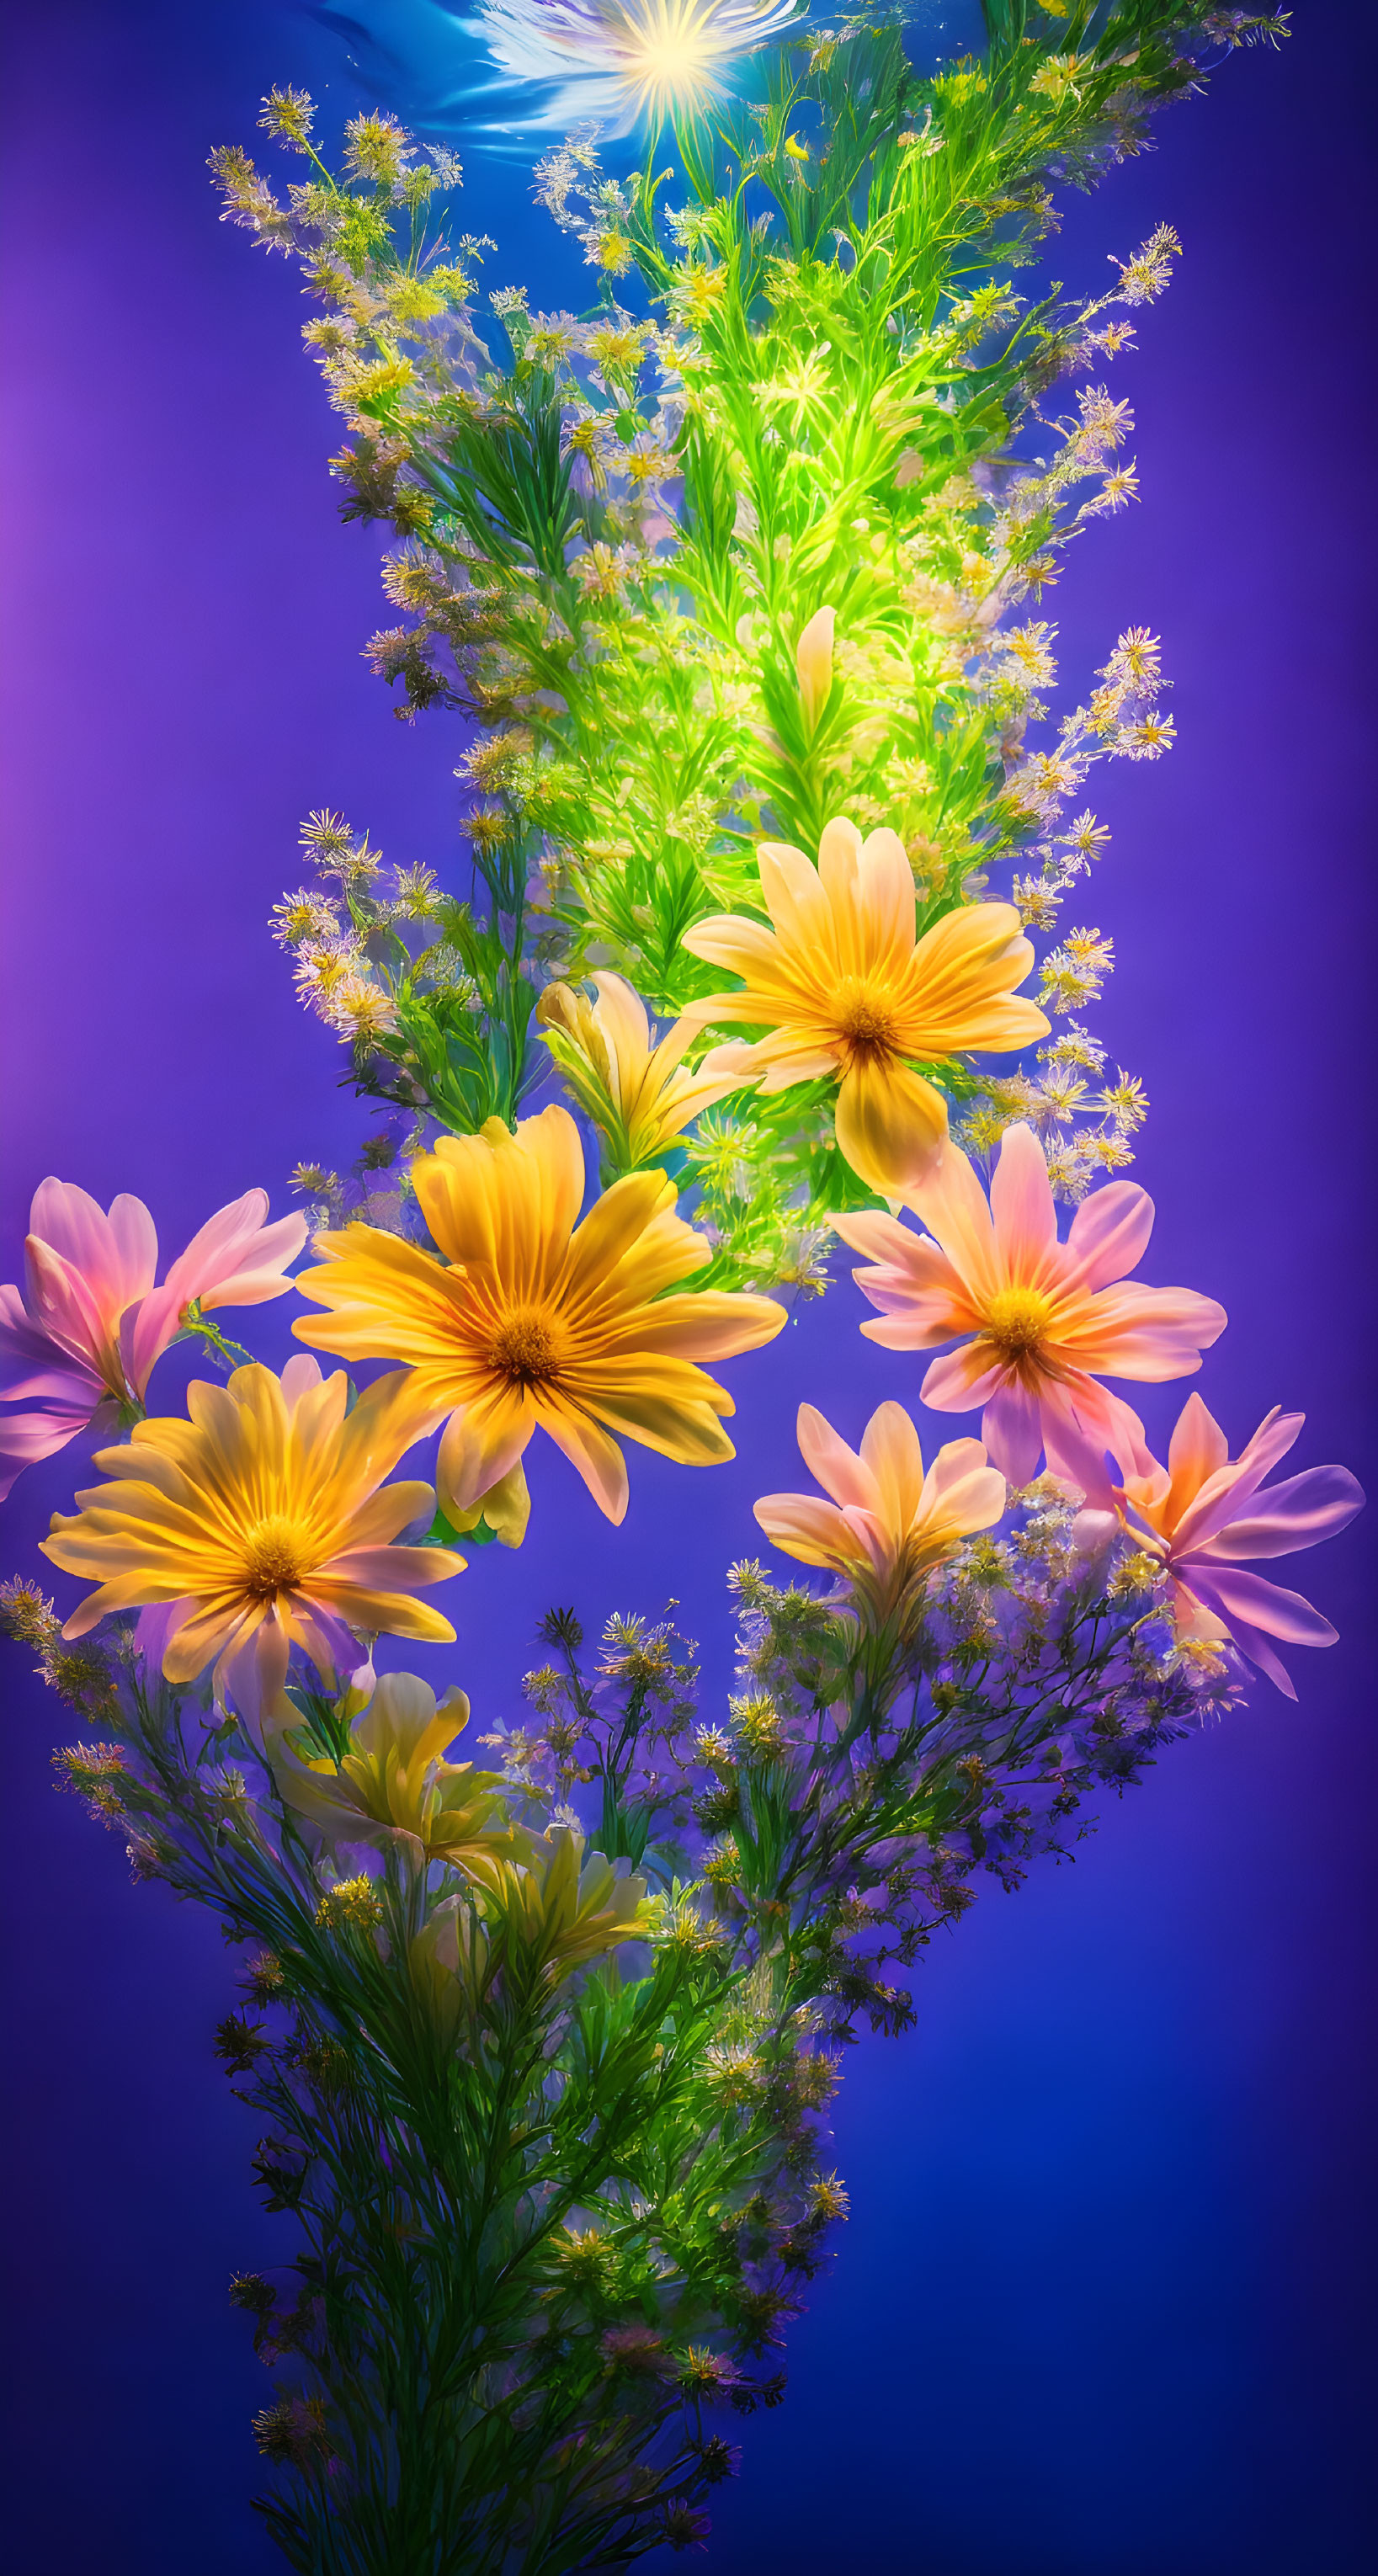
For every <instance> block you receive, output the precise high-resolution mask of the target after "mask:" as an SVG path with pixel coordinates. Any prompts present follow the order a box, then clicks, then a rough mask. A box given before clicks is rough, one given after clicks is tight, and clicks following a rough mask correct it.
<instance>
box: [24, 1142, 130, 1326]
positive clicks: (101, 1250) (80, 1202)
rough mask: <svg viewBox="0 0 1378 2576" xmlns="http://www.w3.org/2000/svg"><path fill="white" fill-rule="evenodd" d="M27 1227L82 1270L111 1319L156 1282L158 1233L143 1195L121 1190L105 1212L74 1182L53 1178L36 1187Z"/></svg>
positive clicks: (64, 1258)
mask: <svg viewBox="0 0 1378 2576" xmlns="http://www.w3.org/2000/svg"><path fill="white" fill-rule="evenodd" d="M29 1230H30V1232H31V1233H32V1234H35V1235H37V1236H38V1237H39V1240H40V1241H41V1242H43V1243H46V1244H48V1245H49V1246H50V1248H51V1249H52V1250H53V1251H54V1252H55V1253H57V1254H58V1256H59V1258H60V1259H61V1260H63V1261H66V1262H69V1263H70V1264H71V1266H72V1268H73V1269H74V1270H79V1271H80V1272H81V1274H82V1276H83V1278H84V1279H85V1280H86V1281H87V1283H88V1285H89V1287H90V1290H91V1293H92V1295H93V1297H94V1299H95V1301H96V1304H97V1307H98V1309H99V1311H100V1313H101V1314H102V1315H103V1316H104V1317H106V1318H108V1320H109V1321H110V1322H111V1323H114V1322H115V1321H116V1320H117V1319H118V1317H119V1316H120V1315H121V1314H122V1313H123V1312H124V1309H125V1307H126V1306H129V1305H132V1304H133V1302H134V1299H135V1298H136V1297H142V1296H145V1295H146V1294H147V1292H148V1290H149V1289H150V1288H151V1287H152V1285H153V1279H154V1274H155V1271H156V1269H157V1264H158V1237H157V1235H156V1233H155V1232H154V1228H153V1219H152V1217H151V1216H150V1215H149V1213H148V1210H147V1208H146V1207H145V1206H144V1203H143V1201H142V1199H136V1198H130V1197H129V1196H128V1195H127V1194H126V1193H124V1192H122V1193H121V1194H120V1196H119V1197H118V1198H116V1199H113V1200H112V1201H111V1205H110V1214H109V1216H106V1215H105V1214H104V1212H103V1210H102V1209H100V1208H99V1207H98V1206H97V1205H96V1202H95V1200H94V1199H93V1198H91V1197H90V1196H89V1195H88V1193H87V1192H86V1191H85V1190H80V1189H78V1188H77V1187H76V1185H75V1183H74V1182H72V1181H59V1180H54V1179H53V1178H51V1177H49V1179H47V1180H46V1181H41V1182H40V1183H39V1186H38V1188H37V1189H36V1190H35V1192H34V1196H33V1206H32V1208H31V1210H30V1212H29Z"/></svg>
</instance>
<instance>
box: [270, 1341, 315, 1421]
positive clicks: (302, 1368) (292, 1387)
mask: <svg viewBox="0 0 1378 2576" xmlns="http://www.w3.org/2000/svg"><path fill="white" fill-rule="evenodd" d="M280 1384H281V1387H282V1393H283V1399H284V1401H285V1403H286V1406H287V1410H288V1412H289V1413H294V1412H295V1411H296V1408H297V1405H298V1404H299V1403H300V1401H301V1398H302V1397H303V1396H304V1395H306V1394H308V1393H309V1391H310V1389H311V1388H312V1387H315V1386H319V1385H320V1384H321V1367H320V1362H319V1360H316V1359H313V1357H312V1355H311V1353H310V1351H294V1352H293V1353H292V1356H291V1358H290V1360H289V1361H288V1363H287V1366H286V1367H285V1369H284V1370H283V1372H282V1377H281V1380H280Z"/></svg>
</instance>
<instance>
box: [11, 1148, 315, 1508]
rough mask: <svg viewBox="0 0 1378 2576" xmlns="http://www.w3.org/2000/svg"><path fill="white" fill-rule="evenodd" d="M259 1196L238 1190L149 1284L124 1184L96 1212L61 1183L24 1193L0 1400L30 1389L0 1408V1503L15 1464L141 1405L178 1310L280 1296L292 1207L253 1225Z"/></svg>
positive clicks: (150, 1234) (143, 1223) (292, 1252)
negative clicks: (274, 1219)
mask: <svg viewBox="0 0 1378 2576" xmlns="http://www.w3.org/2000/svg"><path fill="white" fill-rule="evenodd" d="M267 1214H268V1199H267V1194H266V1192H265V1191H263V1190H248V1191H246V1192H245V1195H244V1197H243V1198H242V1199H236V1200H235V1201H234V1202H233V1204H232V1205H231V1206H229V1207H225V1208H221V1210H220V1212H219V1214H218V1215H216V1216H213V1217H212V1218H211V1219H210V1222H209V1224H207V1225H203V1226H202V1228H201V1231H200V1233H199V1234H198V1235H196V1236H194V1237H193V1239H192V1241H191V1242H190V1243H189V1244H188V1246H187V1248H186V1251H185V1252H184V1253H182V1254H181V1255H180V1257H179V1258H178V1259H177V1260H176V1261H174V1263H173V1265H172V1268H171V1269H170V1271H169V1272H168V1275H167V1278H166V1279H165V1281H164V1282H163V1285H162V1287H161V1288H155V1287H154V1284H153V1282H154V1277H155V1274H156V1271H157V1266H158V1237H157V1235H156V1234H155V1232H154V1229H153V1219H152V1217H151V1216H150V1215H149V1213H148V1210H147V1208H146V1207H145V1206H144V1204H143V1201H142V1199H135V1198H130V1197H128V1196H127V1195H126V1194H125V1193H123V1192H122V1193H121V1195H120V1196H119V1197H118V1198H117V1199H115V1200H114V1201H113V1202H112V1204H111V1208H110V1213H109V1215H108V1216H107V1215H105V1214H104V1213H103V1211H102V1210H101V1209H100V1208H98V1207H97V1205H96V1202H95V1200H94V1199H93V1198H89V1197H88V1196H87V1194H86V1192H85V1190H79V1189H77V1188H76V1187H75V1186H74V1184H73V1183H72V1182H70V1181H57V1180H52V1179H49V1180H46V1181H44V1182H42V1183H41V1184H40V1186H39V1188H38V1189H37V1190H36V1191H35V1193H34V1201H33V1206H32V1208H31V1210H30V1213H29V1225H30V1229H31V1230H30V1233H29V1237H28V1241H27V1243H26V1244H25V1247H24V1257H25V1269H26V1273H27V1279H26V1285H25V1289H24V1291H23V1293H22V1294H21V1292H20V1290H19V1289H18V1288H15V1287H5V1288H0V1397H3V1398H5V1399H6V1400H8V1401H10V1402H13V1401H14V1399H15V1398H16V1397H21V1396H29V1397H32V1398H36V1399H37V1402H38V1404H39V1405H40V1407H41V1410H40V1411H37V1412H33V1413H11V1414H6V1415H0V1500H3V1498H4V1496H5V1495H6V1494H7V1493H8V1492H9V1490H10V1487H11V1485H12V1484H13V1483H14V1480H15V1477H16V1476H17V1475H18V1474H19V1473H20V1471H21V1469H22V1468H24V1467H26V1466H28V1465H30V1464H31V1463H32V1461H33V1460H34V1459H36V1458H49V1457H51V1456H52V1454H53V1452H54V1451H55V1450H58V1449H62V1448H65V1447H66V1445H67V1442H68V1441H69V1440H72V1439H75V1437H76V1434H77V1433H78V1432H79V1431H84V1430H85V1429H86V1428H87V1427H88V1426H89V1425H92V1424H94V1425H95V1427H96V1429H97V1430H98V1431H99V1432H101V1433H108V1432H111V1431H113V1430H115V1429H117V1428H118V1427H119V1425H120V1423H121V1421H122V1420H123V1421H127V1420H128V1419H129V1418H130V1416H132V1415H138V1414H139V1413H141V1412H142V1410H143V1398H144V1393H145V1390H146V1388H147V1386H148V1381H149V1376H150V1373H151V1371H152V1369H153V1365H154V1362H155V1361H156V1360H158V1359H159V1358H161V1356H162V1353H163V1352H164V1351H165V1350H166V1349H167V1346H168V1344H169V1342H171V1341H173V1340H175V1338H176V1336H177V1334H178V1332H179V1331H180V1330H181V1327H182V1321H183V1318H184V1316H185V1315H186V1312H187V1309H188V1308H189V1307H190V1306H192V1305H198V1306H199V1307H200V1309H201V1311H202V1312H203V1313H209V1312H210V1311H211V1310H212V1309H213V1308H214V1307H217V1306H258V1305H262V1304H263V1302H264V1300H265V1299H266V1298H269V1297H281V1296H283V1295H285V1293H286V1291H287V1289H288V1288H289V1287H290V1286H291V1284H292V1283H291V1281H290V1280H289V1279H287V1278H285V1277H284V1275H283V1274H284V1272H285V1270H286V1267H287V1264H288V1262H289V1261H294V1260H295V1259H296V1256H297V1254H298V1253H299V1252H300V1251H301V1249H302V1246H303V1244H304V1243H305V1241H306V1235H307V1224H306V1219H305V1217H301V1216H289V1217H283V1218H281V1219H280V1220H279V1222H278V1223H277V1224H276V1225H265V1223H264V1219H265V1217H266V1216H267Z"/></svg>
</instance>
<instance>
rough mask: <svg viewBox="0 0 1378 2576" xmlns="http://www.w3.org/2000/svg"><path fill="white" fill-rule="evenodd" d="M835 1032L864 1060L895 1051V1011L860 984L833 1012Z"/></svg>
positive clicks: (871, 1061)
mask: <svg viewBox="0 0 1378 2576" xmlns="http://www.w3.org/2000/svg"><path fill="white" fill-rule="evenodd" d="M837 1033H838V1036H839V1037H840V1038H843V1039H845V1041H846V1043H847V1045H848V1046H849V1047H850V1048H851V1050H852V1054H853V1055H854V1056H859V1057H860V1058H861V1059H862V1060H863V1062H865V1063H874V1061H875V1059H876V1058H877V1057H878V1056H887V1055H893V1054H894V1053H895V1052H896V1047H895V1036H896V1027H895V1014H894V1012H893V1010H891V1009H890V1008H889V1006H888V1004H886V1003H885V1002H882V1001H879V1000H877V998H876V996H875V995H874V994H873V993H871V992H868V990H867V988H866V986H865V985H864V984H863V985H861V986H860V987H859V988H856V989H854V990H853V991H852V992H850V993H848V994H847V995H846V998H845V999H844V1001H843V1003H842V1007H841V1009H840V1010H839V1012H838V1015H837Z"/></svg>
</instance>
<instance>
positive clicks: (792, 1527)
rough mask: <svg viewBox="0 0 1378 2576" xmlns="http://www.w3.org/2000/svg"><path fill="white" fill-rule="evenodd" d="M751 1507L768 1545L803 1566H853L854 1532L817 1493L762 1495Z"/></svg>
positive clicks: (857, 1551)
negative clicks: (797, 1559) (782, 1551)
mask: <svg viewBox="0 0 1378 2576" xmlns="http://www.w3.org/2000/svg"><path fill="white" fill-rule="evenodd" d="M752 1509H753V1511H754V1512H755V1515H756V1518H757V1520H758V1521H759V1522H760V1524H761V1527H762V1529H763V1530H764V1531H765V1534H766V1536H767V1538H768V1539H770V1541H771V1542H772V1544H773V1545H774V1546H776V1547H779V1548H783V1549H784V1552H785V1554H786V1556H797V1557H798V1558H799V1559H800V1560H801V1561H802V1563H803V1564H805V1565H827V1566H832V1567H838V1566H842V1565H855V1564H857V1563H858V1562H859V1561H860V1559H861V1557H862V1554H863V1552H864V1551H863V1545H862V1542H861V1540H860V1539H859V1538H858V1536H857V1533H856V1532H855V1531H854V1530H852V1529H850V1528H849V1527H848V1524H847V1522H846V1521H845V1520H844V1518H843V1516H842V1514H841V1512H840V1511H839V1510H838V1509H837V1506H836V1504H835V1503H825V1502H823V1501H822V1500H821V1498H820V1497H819V1496H818V1495H815V1494H763V1495H762V1496H761V1499H760V1501H759V1502H758V1503H754V1504H753V1505H752Z"/></svg>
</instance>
